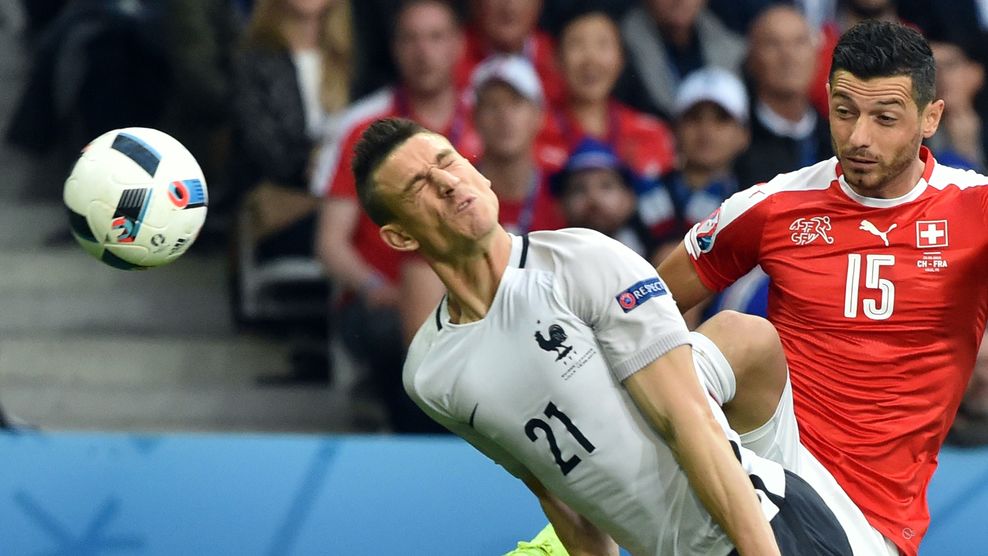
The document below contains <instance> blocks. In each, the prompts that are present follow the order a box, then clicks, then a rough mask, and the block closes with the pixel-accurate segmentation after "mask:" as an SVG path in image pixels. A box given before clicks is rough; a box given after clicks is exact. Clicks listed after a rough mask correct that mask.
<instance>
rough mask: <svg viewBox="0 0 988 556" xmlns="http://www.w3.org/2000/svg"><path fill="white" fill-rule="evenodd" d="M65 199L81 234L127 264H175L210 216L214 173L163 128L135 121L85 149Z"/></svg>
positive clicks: (113, 262) (102, 256)
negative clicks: (207, 173)
mask: <svg viewBox="0 0 988 556" xmlns="http://www.w3.org/2000/svg"><path fill="white" fill-rule="evenodd" d="M62 198H63V200H64V202H65V207H66V209H68V213H69V226H70V228H71V230H72V235H73V236H75V239H76V241H78V242H79V244H80V245H82V247H83V249H85V250H86V251H87V252H88V253H89V254H91V255H92V256H94V257H96V258H97V259H99V260H101V261H103V262H104V263H106V264H108V265H110V266H112V267H115V268H121V269H126V270H137V269H145V268H148V267H153V266H161V265H163V264H167V263H170V262H172V261H174V260H175V259H177V258H178V257H180V256H181V255H182V253H184V252H185V251H186V250H187V249H188V248H189V246H190V245H192V242H193V241H195V239H196V236H197V235H198V234H199V230H200V229H202V224H203V222H204V221H205V220H206V204H207V202H208V195H207V193H206V180H205V179H204V178H203V175H202V170H201V169H200V168H199V164H198V163H197V162H196V160H195V158H193V157H192V154H191V153H189V151H188V150H187V149H186V148H185V147H184V146H183V145H182V144H181V143H179V142H178V141H176V140H175V139H174V138H172V137H171V136H170V135H168V134H166V133H163V132H161V131H158V130H156V129H149V128H141V127H129V128H125V129H117V130H114V131H109V132H107V133H104V134H103V135H100V136H99V137H97V138H96V139H95V140H93V141H92V142H91V143H89V144H88V145H86V147H85V148H84V149H82V153H81V154H80V155H79V160H78V161H76V163H75V166H74V167H73V168H72V173H71V174H69V177H68V179H66V180H65V189H64V191H63V195H62Z"/></svg>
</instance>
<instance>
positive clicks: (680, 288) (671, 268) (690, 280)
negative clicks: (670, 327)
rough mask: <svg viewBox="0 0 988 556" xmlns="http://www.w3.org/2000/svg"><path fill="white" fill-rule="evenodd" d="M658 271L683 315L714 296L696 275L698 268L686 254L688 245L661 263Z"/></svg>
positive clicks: (681, 245)
mask: <svg viewBox="0 0 988 556" xmlns="http://www.w3.org/2000/svg"><path fill="white" fill-rule="evenodd" d="M656 271H658V273H659V276H660V277H662V281H664V282H665V283H666V286H668V287H669V291H670V292H671V293H672V297H673V298H674V299H675V300H676V305H678V306H679V311H680V312H681V313H685V312H686V311H688V310H690V309H692V308H693V307H695V306H696V305H698V304H699V303H700V302H702V301H704V300H706V299H708V298H710V296H712V295H713V294H714V292H712V291H711V290H710V289H708V288H707V286H705V285H704V284H703V282H702V281H701V280H700V275H699V274H697V273H696V268H694V267H693V262H692V261H690V255H689V253H687V252H686V245H685V244H683V243H680V244H679V245H678V246H677V247H676V248H675V249H673V250H672V252H671V253H669V254H668V255H667V256H666V257H665V259H663V260H662V262H661V263H659V266H658V267H657V268H656Z"/></svg>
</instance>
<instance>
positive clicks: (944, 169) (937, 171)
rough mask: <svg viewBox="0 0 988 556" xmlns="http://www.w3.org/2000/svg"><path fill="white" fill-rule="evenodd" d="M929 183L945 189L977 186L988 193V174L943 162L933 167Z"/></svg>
mask: <svg viewBox="0 0 988 556" xmlns="http://www.w3.org/2000/svg"><path fill="white" fill-rule="evenodd" d="M928 183H929V184H930V186H932V187H934V188H936V189H944V188H946V187H949V186H954V187H957V188H959V189H968V188H977V189H978V190H979V191H980V192H983V193H984V194H988V176H985V175H983V174H979V173H978V172H975V171H974V170H962V169H960V168H953V167H951V166H944V165H943V164H937V165H936V166H935V167H934V168H933V173H931V174H930V179H929V181H928Z"/></svg>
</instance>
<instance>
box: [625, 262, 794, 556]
mask: <svg viewBox="0 0 988 556" xmlns="http://www.w3.org/2000/svg"><path fill="white" fill-rule="evenodd" d="M684 254H685V252H684ZM686 262H687V264H689V261H686ZM624 385H625V387H626V388H627V389H628V392H629V393H630V394H631V397H632V398H633V399H634V400H635V404H636V405H638V407H639V409H640V410H641V411H642V413H643V414H644V415H645V417H646V418H647V419H648V420H649V422H650V423H651V424H652V425H653V426H654V427H655V429H656V430H657V431H658V432H659V434H661V435H662V437H663V438H664V439H665V441H666V442H667V443H668V445H669V447H670V448H671V449H672V451H673V454H674V455H675V456H676V460H677V461H678V462H679V464H680V465H681V466H682V468H683V470H684V471H685V472H686V476H687V477H688V478H689V481H690V486H691V487H692V488H693V491H694V492H695V493H696V494H697V496H698V497H699V499H700V501H701V502H702V503H703V505H704V507H705V508H706V509H707V511H709V512H710V515H711V516H713V518H714V520H716V521H717V523H718V524H720V526H721V527H722V528H723V529H724V531H725V532H726V533H727V535H728V537H730V538H731V540H732V541H733V542H734V545H735V547H737V549H738V552H739V553H740V554H741V555H742V556H749V555H758V556H769V555H777V554H779V548H778V546H777V545H776V542H775V536H774V535H773V533H772V529H771V527H770V526H769V524H768V521H767V520H766V519H765V516H764V515H763V514H762V511H761V508H760V506H759V501H758V497H757V496H756V495H755V491H754V489H753V488H752V486H751V481H750V479H749V478H748V476H747V475H746V474H745V472H744V470H743V469H742V468H741V465H740V463H739V462H738V460H737V458H736V457H735V455H734V451H733V449H732V448H731V446H730V444H729V443H728V441H727V437H726V436H725V435H724V430H723V429H722V428H721V426H720V424H719V423H718V422H717V420H716V419H715V418H714V415H713V413H712V412H711V409H710V405H709V402H708V401H707V397H706V393H705V392H704V391H703V389H702V387H701V386H700V382H699V380H698V379H697V377H696V372H695V371H694V369H693V361H692V357H691V351H690V348H689V346H680V347H677V348H675V349H673V350H672V351H670V352H668V353H667V354H665V355H664V356H662V357H660V358H659V359H656V360H655V361H653V362H652V363H650V364H649V365H647V366H646V367H645V368H643V369H641V370H640V371H638V372H637V373H635V374H633V375H631V376H630V377H628V378H627V379H626V380H625V381H624Z"/></svg>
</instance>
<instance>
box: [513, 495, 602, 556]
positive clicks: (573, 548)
mask: <svg viewBox="0 0 988 556" xmlns="http://www.w3.org/2000/svg"><path fill="white" fill-rule="evenodd" d="M525 485H526V486H527V487H528V488H529V490H531V491H532V493H533V494H535V496H537V497H538V499H539V504H541V505H542V511H543V512H545V516H546V517H547V518H549V522H550V523H552V527H553V529H555V530H556V536H557V537H559V540H560V541H561V542H562V543H563V546H565V547H566V551H567V552H569V555H570V556H618V550H619V549H618V545H617V543H615V542H614V540H613V539H611V537H610V536H608V535H607V534H606V533H604V532H603V531H601V530H600V529H598V528H597V526H596V525H594V524H593V523H590V522H589V521H587V519H586V518H584V517H583V516H581V515H580V514H578V513H576V512H575V511H573V509H572V508H570V507H569V506H567V505H566V503H564V502H563V501H562V500H560V499H558V498H556V497H555V496H553V495H552V494H551V493H550V492H549V491H548V490H546V488H545V487H544V486H542V483H540V482H539V481H538V480H537V479H535V478H534V477H532V478H528V479H526V480H525Z"/></svg>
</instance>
